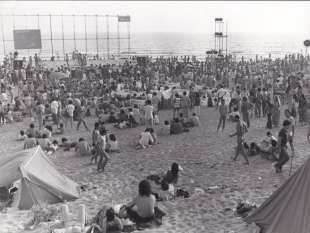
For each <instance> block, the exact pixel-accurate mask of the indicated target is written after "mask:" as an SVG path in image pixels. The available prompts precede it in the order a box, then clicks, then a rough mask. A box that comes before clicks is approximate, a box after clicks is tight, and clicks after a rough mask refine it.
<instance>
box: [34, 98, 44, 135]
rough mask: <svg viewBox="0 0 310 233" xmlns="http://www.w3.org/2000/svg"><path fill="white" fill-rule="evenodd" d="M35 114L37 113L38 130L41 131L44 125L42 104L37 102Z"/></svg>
mask: <svg viewBox="0 0 310 233" xmlns="http://www.w3.org/2000/svg"><path fill="white" fill-rule="evenodd" d="M36 112H37V119H38V123H39V130H41V129H42V127H43V124H44V113H45V106H44V105H43V104H42V103H40V102H38V103H37V109H36Z"/></svg>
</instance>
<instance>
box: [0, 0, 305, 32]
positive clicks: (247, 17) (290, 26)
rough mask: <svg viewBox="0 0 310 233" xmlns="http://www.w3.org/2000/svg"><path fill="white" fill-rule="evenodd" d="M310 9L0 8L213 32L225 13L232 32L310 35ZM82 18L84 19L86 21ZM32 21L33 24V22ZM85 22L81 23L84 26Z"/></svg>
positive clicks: (139, 27)
mask: <svg viewBox="0 0 310 233" xmlns="http://www.w3.org/2000/svg"><path fill="white" fill-rule="evenodd" d="M309 12H310V2H306V1H304V2H303V1H298V2H293V1H291V2H288V1H284V2H280V1H276V2H267V1H261V2H254V1H248V2H246V1H242V2H238V1H233V2H232V1H230V2H224V1H216V2H211V1H196V2H193V1H152V2H150V1H104V2H103V1H92V2H91V1H71V2H70V1H25V2H23V1H1V2H0V14H14V13H15V14H70V15H71V14H113V15H130V16H131V20H132V22H131V24H130V28H131V33H143V32H148V33H149V32H152V33H153V32H180V33H211V32H214V18H216V17H222V18H224V20H225V22H227V23H228V31H229V33H234V32H242V33H261V34H263V33H266V34H288V33H289V34H296V35H297V34H298V35H303V36H308V37H310V14H309ZM19 23H21V22H19ZM22 23H24V22H22ZM41 23H42V22H41ZM80 24H81V25H82V23H80ZM8 25H9V23H5V26H4V28H5V30H8V28H7V27H8ZM20 27H22V26H20ZM28 27H31V26H29V25H28ZM82 28H83V27H82V26H81V28H80V30H82ZM65 30H66V28H65Z"/></svg>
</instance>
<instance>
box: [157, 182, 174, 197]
mask: <svg viewBox="0 0 310 233" xmlns="http://www.w3.org/2000/svg"><path fill="white" fill-rule="evenodd" d="M153 194H154V196H155V197H156V201H169V200H173V199H174V198H175V189H174V186H173V184H168V183H167V182H166V181H164V180H162V182H161V183H160V189H159V190H156V192H154V193H153Z"/></svg>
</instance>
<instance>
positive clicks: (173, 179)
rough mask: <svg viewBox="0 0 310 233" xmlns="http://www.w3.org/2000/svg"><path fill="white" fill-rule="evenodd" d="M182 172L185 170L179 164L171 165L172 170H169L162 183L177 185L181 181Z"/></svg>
mask: <svg viewBox="0 0 310 233" xmlns="http://www.w3.org/2000/svg"><path fill="white" fill-rule="evenodd" d="M182 170H183V168H181V166H180V165H179V164H177V163H173V164H172V165H171V169H170V170H168V171H167V173H166V174H165V175H164V177H163V179H162V182H166V183H167V184H174V185H176V184H177V183H178V179H179V171H182Z"/></svg>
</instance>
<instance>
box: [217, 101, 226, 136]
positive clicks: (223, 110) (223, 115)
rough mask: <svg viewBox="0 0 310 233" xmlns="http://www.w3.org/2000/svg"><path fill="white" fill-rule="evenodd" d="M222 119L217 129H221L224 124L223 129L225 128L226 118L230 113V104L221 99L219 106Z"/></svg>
mask: <svg viewBox="0 0 310 233" xmlns="http://www.w3.org/2000/svg"><path fill="white" fill-rule="evenodd" d="M219 113H220V119H219V123H218V125H217V131H219V129H220V127H221V126H222V131H224V129H225V123H226V118H227V114H228V106H227V105H226V104H225V100H224V99H221V104H220V106H219Z"/></svg>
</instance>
